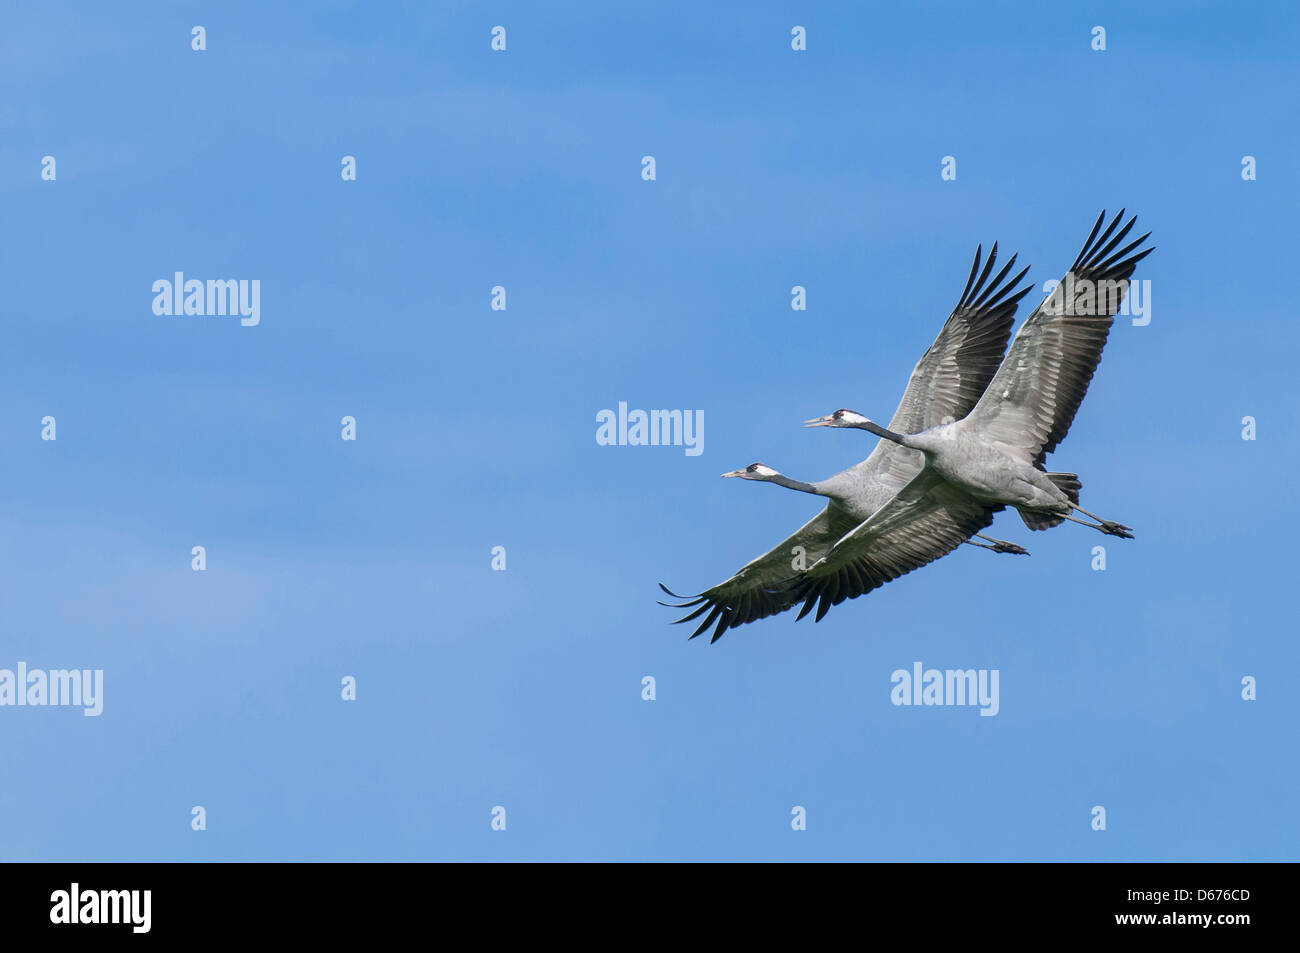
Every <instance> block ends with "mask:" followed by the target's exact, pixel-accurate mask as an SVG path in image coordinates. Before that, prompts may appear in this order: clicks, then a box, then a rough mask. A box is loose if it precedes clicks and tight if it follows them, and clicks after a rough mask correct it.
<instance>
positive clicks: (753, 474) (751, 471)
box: [722, 463, 781, 480]
mask: <svg viewBox="0 0 1300 953" xmlns="http://www.w3.org/2000/svg"><path fill="white" fill-rule="evenodd" d="M722 475H723V476H724V477H740V478H741V479H742V480H770V479H772V477H775V476H780V475H781V474H779V473H777V472H776V471H775V470H773V469H772V468H771V467H769V466H768V465H767V464H766V463H751V464H750V465H749V466H747V467H745V469H743V470H732V471H731V472H730V473H724V474H722Z"/></svg>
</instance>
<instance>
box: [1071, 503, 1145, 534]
mask: <svg viewBox="0 0 1300 953" xmlns="http://www.w3.org/2000/svg"><path fill="white" fill-rule="evenodd" d="M1075 509H1076V510H1079V512H1080V513H1084V514H1086V515H1088V516H1092V514H1091V513H1089V512H1088V511H1087V510H1080V509H1079V507H1077V506H1076V507H1075ZM1092 518H1093V519H1095V520H1096V521H1097V523H1100V524H1101V525H1100V526H1098V525H1097V523H1089V522H1087V521H1086V520H1081V519H1075V518H1074V517H1073V516H1067V517H1066V519H1067V520H1069V521H1070V522H1071V523H1078V524H1079V525H1080V526H1087V527H1089V528H1090V529H1095V530H1097V531H1098V532H1100V533H1105V534H1106V535H1107V536H1119V537H1121V538H1123V539H1132V538H1133V529H1132V527H1130V526H1125V525H1124V524H1123V523H1113V522H1111V521H1110V520H1104V519H1102V518H1101V517H1099V516H1092Z"/></svg>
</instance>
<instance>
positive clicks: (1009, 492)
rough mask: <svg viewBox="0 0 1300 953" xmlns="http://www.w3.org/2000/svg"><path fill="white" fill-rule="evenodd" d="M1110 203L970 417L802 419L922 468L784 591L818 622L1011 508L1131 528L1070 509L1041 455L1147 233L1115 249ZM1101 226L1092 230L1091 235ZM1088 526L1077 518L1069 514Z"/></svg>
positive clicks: (1074, 406)
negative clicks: (856, 436)
mask: <svg viewBox="0 0 1300 953" xmlns="http://www.w3.org/2000/svg"><path fill="white" fill-rule="evenodd" d="M1123 218H1124V211H1123V210H1121V211H1120V213H1119V215H1117V216H1116V217H1115V218H1114V219H1113V220H1112V221H1111V223H1110V225H1109V227H1107V228H1106V230H1105V231H1104V232H1101V226H1102V223H1103V222H1104V221H1105V219H1106V213H1105V212H1104V211H1103V212H1102V213H1101V215H1100V216H1099V217H1098V219H1097V222H1096V224H1095V225H1093V228H1092V232H1091V233H1090V234H1089V235H1088V240H1087V241H1086V242H1084V245H1083V250H1082V251H1080V252H1079V256H1078V257H1077V258H1076V259H1075V262H1074V264H1073V266H1072V267H1071V269H1070V272H1069V273H1068V274H1067V275H1066V277H1065V279H1064V280H1063V281H1062V282H1061V284H1060V285H1059V286H1058V287H1057V288H1056V290H1055V291H1054V292H1053V293H1052V294H1051V295H1049V296H1048V297H1047V298H1046V299H1045V300H1044V301H1043V303H1042V304H1041V305H1039V306H1038V308H1036V309H1035V310H1034V312H1033V314H1031V315H1030V316H1029V317H1028V318H1027V319H1026V320H1025V323H1024V324H1023V325H1022V326H1021V328H1020V330H1019V331H1018V332H1017V334H1016V336H1015V339H1014V340H1013V341H1012V342H1011V347H1010V349H1009V350H1008V351H1007V354H1006V357H1005V358H1004V359H1003V361H1002V364H1001V366H1000V367H999V368H998V371H997V373H996V374H995V375H994V376H993V379H992V381H991V382H990V383H989V385H988V388H987V389H986V390H985V391H984V393H983V395H982V396H981V397H980V398H979V400H978V401H977V402H976V404H975V406H974V408H973V409H972V410H971V411H970V413H969V414H968V415H967V416H965V417H964V418H962V419H959V420H956V421H955V422H952V423H946V424H940V425H939V426H935V427H930V428H927V429H924V430H922V431H919V432H912V433H906V432H899V431H898V429H897V428H894V427H890V428H885V427H881V426H879V425H878V424H876V423H874V422H873V421H871V420H869V419H867V418H866V417H863V416H862V415H861V414H858V413H856V412H854V411H851V410H839V411H836V412H835V413H834V414H831V415H830V416H829V417H819V418H816V419H814V420H810V421H807V426H814V427H816V426H826V427H852V428H857V429H861V430H866V431H869V432H870V433H873V434H876V435H877V436H879V437H882V438H884V441H882V442H889V443H891V444H893V445H895V446H901V447H906V448H908V449H911V450H917V451H919V452H920V453H921V454H922V455H923V457H924V460H925V464H924V468H923V469H922V470H921V472H920V473H919V474H918V475H917V476H916V477H914V478H913V479H912V480H911V482H909V483H908V484H907V486H906V487H904V488H903V489H902V490H900V491H899V492H898V494H897V495H896V496H895V497H893V499H891V500H890V501H889V502H888V503H886V504H885V505H884V506H882V507H881V508H880V509H879V510H878V511H877V512H876V513H874V514H873V515H872V516H871V517H870V518H869V519H867V520H866V521H865V522H863V523H861V524H860V525H858V526H857V527H855V528H854V529H853V530H851V531H850V532H849V533H848V534H847V535H845V536H844V537H843V538H842V539H840V540H839V541H838V542H836V544H835V545H834V546H833V547H832V548H831V550H830V552H828V553H827V554H826V555H825V556H824V557H823V558H822V559H820V560H819V561H818V562H817V563H814V564H812V565H810V566H809V567H808V570H807V572H806V573H804V575H803V576H801V577H800V579H799V580H798V581H797V582H796V583H795V584H793V586H792V592H793V594H794V595H796V596H797V598H798V599H800V600H802V601H803V603H804V605H803V607H802V609H801V610H800V612H799V618H803V616H805V615H807V613H808V612H809V610H810V609H811V608H812V606H813V605H814V604H816V605H817V617H816V618H817V619H818V620H820V619H821V618H822V617H823V616H824V615H825V614H826V612H827V610H828V609H829V608H830V607H831V606H833V605H838V604H839V603H841V602H843V601H844V600H845V599H853V598H856V597H858V596H860V595H862V594H863V593H866V592H870V591H871V590H872V589H875V588H877V587H878V586H881V585H884V584H885V583H887V582H889V581H891V580H893V579H896V578H898V577H899V576H901V575H903V574H904V573H907V572H910V571H911V570H912V569H915V568H917V567H918V566H923V565H925V564H926V563H929V562H931V561H933V560H935V559H938V558H939V557H940V556H943V555H945V554H946V553H949V552H951V551H952V550H954V549H956V548H957V546H959V545H960V544H961V543H962V542H963V541H964V540H966V539H968V538H969V537H970V536H971V534H972V533H975V532H978V531H979V530H981V529H983V528H984V527H986V526H988V525H989V523H990V522H991V521H992V519H993V514H994V513H995V512H997V511H998V510H1000V509H1002V508H1003V507H1006V506H1012V507H1015V508H1016V510H1017V511H1018V512H1019V513H1020V517H1021V519H1023V520H1024V522H1025V525H1026V526H1028V527H1029V528H1030V529H1031V530H1044V529H1048V528H1050V527H1053V526H1057V525H1059V524H1060V523H1062V522H1064V521H1065V520H1070V521H1072V522H1075V523H1081V524H1083V525H1084V526H1090V527H1092V528H1093V529H1096V530H1098V531H1100V532H1102V533H1105V534H1107V535H1111V536H1119V537H1123V538H1127V539H1131V538H1132V537H1133V532H1132V530H1131V529H1130V528H1129V527H1127V526H1125V525H1123V524H1122V523H1116V522H1113V521H1111V520H1105V519H1102V518H1101V517H1099V516H1096V515H1095V514H1093V513H1090V512H1088V511H1087V510H1085V509H1083V508H1082V507H1081V506H1079V490H1080V488H1081V486H1082V485H1081V483H1080V482H1079V478H1078V476H1077V475H1076V474H1073V473H1047V472H1046V471H1045V468H1044V461H1045V460H1046V458H1047V455H1048V454H1049V453H1051V452H1052V451H1053V450H1055V449H1056V448H1057V446H1058V445H1059V444H1060V443H1061V441H1062V440H1064V439H1065V435H1066V433H1067V432H1068V431H1069V429H1070V424H1071V423H1072V422H1073V420H1074V415H1075V413H1076V412H1077V411H1078V409H1079V404H1080V403H1081V402H1082V401H1083V396H1084V394H1085V393H1086V392H1087V390H1088V384H1089V382H1090V381H1091V380H1092V376H1093V373H1094V372H1095V371H1096V369H1097V365H1098V364H1099V363H1100V361H1101V352H1102V348H1104V347H1105V345H1106V338H1107V336H1108V334H1109V333H1110V327H1111V324H1112V323H1113V322H1114V317H1115V314H1116V312H1118V310H1119V307H1120V304H1121V303H1122V301H1123V296H1124V292H1125V291H1126V290H1127V288H1128V282H1129V279H1130V278H1131V277H1132V275H1133V271H1134V269H1135V268H1136V267H1137V264H1138V262H1140V261H1141V260H1142V259H1143V258H1145V257H1146V256H1147V255H1149V254H1150V253H1151V252H1152V251H1154V248H1147V249H1145V250H1142V251H1138V249H1139V247H1140V246H1141V245H1142V243H1143V242H1144V241H1146V239H1147V238H1148V237H1149V236H1150V234H1151V233H1150V232H1148V233H1147V234H1146V235H1143V236H1142V237H1141V238H1138V239H1136V240H1135V241H1133V242H1130V243H1129V244H1127V245H1125V246H1124V247H1123V248H1118V250H1117V246H1119V245H1120V244H1121V243H1122V242H1123V241H1124V239H1125V238H1126V237H1127V236H1128V234H1129V232H1130V231H1131V230H1132V229H1133V225H1134V223H1135V222H1136V218H1131V219H1129V221H1128V224H1126V225H1124V227H1123V228H1121V229H1119V231H1118V232H1117V231H1116V230H1115V229H1116V226H1118V225H1119V224H1120V222H1121V220H1122V219H1123ZM1099 232H1100V235H1099V234H1098V233H1099ZM1076 512H1077V513H1080V514H1082V515H1083V516H1086V517H1090V518H1091V519H1092V520H1094V521H1095V522H1088V521H1086V520H1082V519H1079V518H1078V517H1076V516H1075V515H1073V514H1074V513H1076Z"/></svg>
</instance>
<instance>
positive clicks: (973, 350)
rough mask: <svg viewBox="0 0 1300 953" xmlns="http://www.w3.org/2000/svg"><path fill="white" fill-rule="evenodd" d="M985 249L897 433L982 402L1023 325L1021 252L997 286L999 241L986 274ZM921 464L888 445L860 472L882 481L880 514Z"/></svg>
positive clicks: (911, 385) (916, 377)
mask: <svg viewBox="0 0 1300 953" xmlns="http://www.w3.org/2000/svg"><path fill="white" fill-rule="evenodd" d="M982 251H983V246H982V245H981V246H977V247H976V248H975V260H974V261H973V262H972V263H971V267H970V276H969V277H968V278H967V279H966V287H965V288H964V289H963V290H962V293H961V298H960V299H959V300H958V301H957V306H956V307H955V308H953V310H952V314H950V315H949V316H948V320H947V321H945V322H944V325H943V328H942V329H941V330H940V331H939V336H938V337H937V338H935V339H934V343H933V344H931V345H930V347H929V349H928V350H927V351H926V352H925V353H924V354H922V355H921V359H920V360H919V361H917V363H916V367H915V368H914V369H913V370H912V376H911V377H909V378H908V381H907V390H906V391H904V392H903V399H902V400H901V401H900V402H899V404H898V409H897V410H896V411H894V416H893V418H892V419H891V420H890V422H889V429H890V430H892V431H894V432H895V433H919V432H920V431H922V430H926V429H928V428H930V427H937V426H938V425H939V424H944V423H951V422H952V421H954V420H961V419H962V418H963V417H965V416H966V415H967V414H969V413H970V411H971V408H972V407H974V406H975V403H976V401H978V400H979V399H980V395H981V394H983V393H984V389H985V388H986V387H987V386H988V383H989V380H990V379H991V378H992V377H993V375H994V374H995V373H996V372H997V369H998V365H999V364H1000V363H1001V362H1002V354H1003V352H1004V351H1005V350H1006V348H1007V339H1008V338H1010V337H1011V326H1012V325H1013V324H1015V321H1016V308H1017V307H1018V306H1019V304H1020V299H1021V298H1023V297H1024V296H1025V295H1027V294H1029V292H1030V291H1031V290H1032V289H1033V285H1032V284H1029V285H1025V287H1023V288H1021V289H1020V290H1018V291H1017V290H1016V285H1018V284H1020V280H1021V279H1022V278H1024V277H1025V274H1026V273H1027V272H1028V271H1029V268H1028V267H1025V268H1022V269H1021V270H1020V272H1019V273H1018V274H1017V275H1016V276H1015V277H1014V278H1012V279H1010V280H1009V281H1004V279H1005V278H1006V277H1007V274H1008V273H1009V272H1010V271H1011V268H1012V266H1013V265H1015V263H1016V258H1017V257H1019V256H1017V255H1012V256H1011V260H1010V261H1008V262H1007V263H1006V264H1005V265H1003V266H1002V270H1001V271H999V272H998V273H997V275H996V276H995V277H994V278H993V279H992V280H991V281H990V280H989V274H990V273H991V272H992V271H993V264H994V262H996V261H997V260H998V244H997V242H994V243H993V248H992V249H991V250H990V251H989V257H988V260H987V261H986V262H985V263H984V270H983V271H981V270H980V256H981V253H982ZM977 276H978V277H977ZM1013 292H1014V293H1013ZM922 464H923V460H922V457H921V454H920V452H919V451H916V450H909V449H907V448H906V447H902V446H899V445H898V444H896V443H893V442H892V441H889V440H881V441H880V442H879V443H878V444H876V447H875V449H874V450H873V451H872V452H871V455H870V456H868V457H867V459H866V460H864V461H862V463H860V464H858V466H857V467H855V468H853V469H856V470H860V471H863V475H866V476H869V477H870V478H871V479H872V480H873V483H875V484H876V486H875V487H874V489H873V492H874V493H875V494H876V495H877V497H878V498H877V499H876V500H875V501H873V502H874V503H875V506H874V507H872V508H873V509H874V508H876V507H879V506H883V505H884V504H885V503H886V502H888V500H889V498H890V497H891V496H893V494H894V493H896V492H897V491H898V490H901V489H902V488H903V487H904V486H906V485H907V482H908V481H909V480H911V479H912V477H914V476H916V475H917V474H918V473H920V472H921V466H922Z"/></svg>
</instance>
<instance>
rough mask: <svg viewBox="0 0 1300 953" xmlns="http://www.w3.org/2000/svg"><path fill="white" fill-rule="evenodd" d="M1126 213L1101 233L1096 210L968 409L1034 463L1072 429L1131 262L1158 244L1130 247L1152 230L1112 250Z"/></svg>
mask: <svg viewBox="0 0 1300 953" xmlns="http://www.w3.org/2000/svg"><path fill="white" fill-rule="evenodd" d="M1123 217H1124V210H1123V209H1121V210H1120V213H1119V215H1117V216H1115V218H1114V219H1113V220H1112V221H1111V223H1110V226H1109V227H1108V228H1107V229H1106V230H1105V231H1104V232H1102V233H1101V235H1100V236H1098V234H1097V233H1098V231H1099V230H1100V229H1101V225H1102V222H1103V221H1105V218H1106V213H1105V212H1102V213H1101V216H1100V217H1099V218H1098V219H1097V224H1096V225H1094V226H1093V227H1092V233H1091V234H1090V235H1089V236H1088V240H1087V241H1086V242H1084V244H1083V250H1082V251H1081V252H1079V257H1078V258H1076V259H1075V262H1074V264H1073V265H1072V266H1071V267H1070V271H1069V272H1068V273H1067V274H1066V276H1065V278H1064V279H1063V280H1062V283H1061V285H1060V286H1059V287H1058V288H1057V290H1056V291H1054V292H1053V293H1052V294H1051V295H1048V297H1047V298H1046V299H1045V300H1044V301H1043V303H1042V304H1040V305H1039V306H1038V307H1037V308H1036V309H1035V310H1034V313H1033V314H1031V315H1030V316H1029V317H1028V318H1027V319H1026V320H1025V323H1024V324H1023V325H1021V328H1020V330H1019V331H1018V332H1017V333H1016V336H1015V339H1014V340H1013V341H1012V342H1011V349H1010V350H1009V351H1007V356H1006V359H1005V360H1003V362H1002V366H1001V367H1000V368H998V372H997V373H996V374H995V375H994V376H993V380H992V381H991V382H990V383H989V386H988V389H987V390H986V391H985V392H984V396H982V397H981V398H980V399H979V402H978V403H977V404H976V405H975V409H974V410H972V411H971V413H970V420H971V422H972V423H973V424H974V425H975V426H977V427H978V428H979V430H980V431H981V433H983V434H984V435H985V437H986V438H987V439H989V440H991V441H994V442H996V443H1000V444H1002V445H1003V446H1004V447H1005V448H1006V449H1007V450H1009V451H1011V452H1014V453H1017V454H1018V455H1020V456H1022V457H1023V458H1024V459H1026V460H1028V461H1031V462H1032V463H1034V464H1035V465H1036V466H1040V467H1041V466H1042V463H1043V460H1044V458H1045V457H1046V456H1047V454H1049V453H1051V452H1052V451H1053V450H1055V449H1056V447H1057V445H1058V444H1059V443H1060V442H1061V441H1062V440H1064V439H1065V435H1066V433H1068V432H1069V429H1070V424H1071V423H1072V422H1073V421H1074V415H1075V413H1076V412H1077V411H1078V409H1079V404H1080V403H1081V402H1082V401H1083V395H1084V394H1086V393H1087V392H1088V384H1089V382H1090V381H1091V380H1092V375H1093V372H1094V371H1096V369H1097V365H1098V364H1099V363H1101V351H1102V348H1104V347H1105V346H1106V337H1107V336H1108V335H1109V334H1110V326H1111V324H1113V323H1114V320H1115V314H1116V312H1117V311H1119V307H1120V303H1121V302H1122V301H1123V298H1124V292H1125V291H1127V290H1128V281H1129V278H1130V277H1132V275H1133V269H1134V268H1136V267H1137V263H1138V262H1140V261H1141V260H1142V259H1143V258H1145V257H1146V256H1147V255H1149V254H1151V252H1152V251H1154V250H1155V249H1154V248H1148V249H1146V250H1144V251H1141V252H1139V253H1137V254H1132V252H1134V251H1135V250H1136V249H1137V248H1138V246H1140V245H1141V244H1142V243H1143V242H1144V241H1146V239H1147V237H1148V236H1149V235H1150V234H1151V233H1150V232H1147V234H1146V235H1143V236H1142V237H1141V238H1139V239H1137V240H1136V241H1133V242H1130V243H1129V244H1127V245H1125V246H1124V247H1123V248H1120V249H1119V250H1118V251H1117V250H1116V247H1117V246H1118V245H1119V244H1120V243H1121V242H1122V241H1123V240H1124V238H1125V237H1126V236H1127V235H1128V233H1129V231H1131V230H1132V228H1133V225H1134V223H1135V222H1136V221H1137V218H1136V217H1134V218H1131V219H1129V221H1128V224H1127V225H1125V226H1124V227H1123V228H1121V229H1120V230H1119V231H1118V232H1116V231H1115V227H1116V226H1117V225H1119V223H1120V220H1121V219H1123ZM1112 232H1113V233H1114V234H1113V235H1112Z"/></svg>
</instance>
